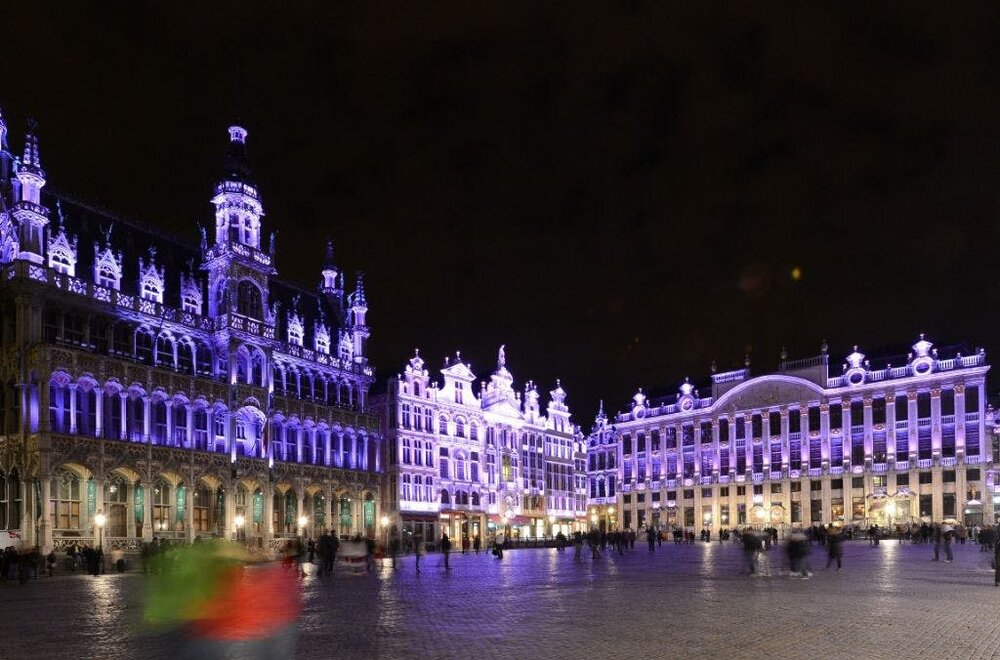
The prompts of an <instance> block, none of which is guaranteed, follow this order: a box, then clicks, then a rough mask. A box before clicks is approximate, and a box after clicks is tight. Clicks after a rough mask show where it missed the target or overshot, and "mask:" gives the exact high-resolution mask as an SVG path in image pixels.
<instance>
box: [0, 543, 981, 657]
mask: <svg viewBox="0 0 1000 660" xmlns="http://www.w3.org/2000/svg"><path fill="white" fill-rule="evenodd" d="M954 551H955V561H954V562H953V563H945V562H933V561H931V558H932V556H933V546H931V545H911V544H909V543H904V544H898V543H897V542H896V541H883V542H882V543H881V544H880V545H879V546H877V547H873V546H870V545H868V544H867V543H865V542H853V543H847V544H846V547H845V549H844V568H843V570H842V571H840V572H836V571H834V570H826V569H825V561H826V558H825V555H824V554H823V548H821V547H819V546H813V551H812V554H811V555H810V563H811V567H812V569H813V570H814V572H815V574H814V575H813V577H812V578H811V579H808V580H803V579H801V578H796V577H790V576H788V575H787V562H786V557H785V553H784V549H783V548H772V549H771V550H770V551H769V552H767V553H764V555H763V557H762V560H761V568H762V575H761V576H760V577H757V578H748V577H746V576H744V575H743V574H742V553H741V552H740V549H739V547H737V546H735V545H733V544H730V543H727V544H724V545H722V544H719V543H718V542H714V543H712V544H705V543H698V544H695V545H679V546H678V545H673V544H669V545H668V544H664V545H663V546H662V547H660V548H658V549H657V551H656V552H654V553H649V552H648V550H647V548H646V546H645V545H644V544H643V545H639V544H637V545H636V547H635V550H634V551H626V552H625V553H624V555H621V556H619V555H617V554H613V553H610V552H608V553H605V554H604V556H603V557H602V558H601V559H599V560H593V559H591V558H590V557H588V556H586V554H587V553H586V549H585V557H584V559H582V560H580V561H575V560H574V558H573V551H572V548H568V549H567V550H566V551H564V552H558V551H556V550H520V551H511V552H509V553H508V554H507V556H506V557H505V558H504V560H503V561H497V560H495V559H494V558H493V557H492V556H490V555H489V554H488V553H485V552H484V553H481V554H479V555H475V554H469V555H464V556H463V555H461V554H453V555H452V558H451V563H452V570H450V571H445V569H444V567H443V563H442V557H441V556H440V555H429V556H427V557H425V558H424V560H423V562H422V569H423V570H422V573H421V574H420V575H417V574H416V571H415V567H414V558H413V557H412V556H411V557H405V558H402V559H401V560H400V561H399V562H398V567H397V568H396V569H395V570H392V569H390V568H387V567H385V568H382V569H381V570H380V571H379V572H378V573H377V574H374V575H364V576H349V575H338V576H336V577H335V578H333V579H332V580H329V579H325V578H324V579H317V578H315V577H313V576H309V577H307V578H305V585H304V586H305V591H304V593H305V595H304V598H305V602H304V609H303V612H302V616H301V617H300V620H299V636H298V657H301V658H319V657H335V658H512V657H517V658H581V657H596V658H637V657H746V658H750V657H769V658H803V657H809V656H816V655H821V656H823V657H828V658H887V657H912V656H915V655H918V654H919V655H921V656H922V657H930V658H938V657H942V658H943V657H950V658H981V657H994V656H995V655H996V654H997V649H998V639H1000V617H998V616H997V612H998V609H1000V589H994V587H993V575H992V571H991V570H990V567H989V558H990V555H989V554H988V553H985V552H979V547H978V546H976V545H973V544H966V545H956V546H954ZM144 579H145V578H144V577H143V576H142V575H140V574H137V573H135V572H129V573H125V574H122V575H117V574H112V575H104V576H101V577H98V578H94V577H89V576H84V575H57V576H56V577H54V578H44V577H43V578H40V579H39V580H37V581H33V582H31V583H29V584H27V585H24V586H19V585H17V584H16V583H11V582H5V583H2V584H0V591H2V593H3V600H4V602H5V607H4V611H5V614H4V616H3V619H2V621H3V630H4V635H3V639H4V644H3V652H2V654H0V655H2V656H3V657H4V658H52V659H57V658H108V659H109V660H114V659H118V658H121V659H125V658H139V657H141V658H144V659H145V660H152V659H154V658H169V657H171V650H172V648H173V646H172V644H171V638H170V636H166V635H159V636H151V635H145V634H143V632H142V628H141V626H140V622H139V612H140V608H141V601H142V592H143V584H144V582H143V581H144Z"/></svg>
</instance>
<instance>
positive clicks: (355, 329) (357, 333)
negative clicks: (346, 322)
mask: <svg viewBox="0 0 1000 660" xmlns="http://www.w3.org/2000/svg"><path fill="white" fill-rule="evenodd" d="M367 313H368V299H367V298H366V297H365V279H364V274H363V273H362V272H361V271H360V270H359V271H358V275H357V284H356V285H355V286H354V293H352V294H351V319H350V332H351V338H352V339H353V340H354V361H355V362H357V363H359V364H366V363H367V362H368V357H367V356H366V355H365V350H366V348H367V343H368V337H369V336H370V335H371V330H370V329H369V327H368V325H367V322H366V321H365V315H366V314H367Z"/></svg>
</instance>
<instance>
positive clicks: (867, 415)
mask: <svg viewBox="0 0 1000 660" xmlns="http://www.w3.org/2000/svg"><path fill="white" fill-rule="evenodd" d="M863 402H864V407H865V408H864V420H863V421H862V423H863V424H864V426H865V431H864V433H865V460H866V461H871V460H872V453H873V449H874V447H873V445H874V444H875V441H874V437H873V434H872V428H873V427H874V423H873V422H872V398H871V397H870V396H866V397H865V398H864V400H863Z"/></svg>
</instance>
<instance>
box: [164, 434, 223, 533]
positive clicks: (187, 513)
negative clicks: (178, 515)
mask: <svg viewBox="0 0 1000 660" xmlns="http://www.w3.org/2000/svg"><path fill="white" fill-rule="evenodd" d="M168 419H169V418H168ZM184 490H185V491H186V492H185V493H184V495H185V497H186V500H187V501H186V504H187V507H186V508H185V509H184V529H185V531H187V540H188V543H191V542H193V541H194V537H195V531H194V495H195V493H196V492H198V489H197V488H196V487H195V484H193V483H192V484H191V485H190V486H188V487H187V488H185V489H184ZM208 507H209V511H211V510H212V509H214V508H215V501H214V500H212V501H210V502H209V503H208Z"/></svg>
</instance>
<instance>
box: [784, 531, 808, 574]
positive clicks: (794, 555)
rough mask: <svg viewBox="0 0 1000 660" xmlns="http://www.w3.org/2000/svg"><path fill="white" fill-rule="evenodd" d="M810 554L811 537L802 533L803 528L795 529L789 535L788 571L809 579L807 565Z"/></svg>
mask: <svg viewBox="0 0 1000 660" xmlns="http://www.w3.org/2000/svg"><path fill="white" fill-rule="evenodd" d="M808 554H809V539H807V538H806V535H805V534H803V533H802V530H799V529H797V530H794V531H793V532H792V533H791V534H790V535H789V536H788V572H789V573H790V574H793V575H794V574H798V575H799V576H801V577H802V578H803V579H807V578H808V577H809V576H810V572H809V568H808V567H807V566H806V557H807V556H808Z"/></svg>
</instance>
